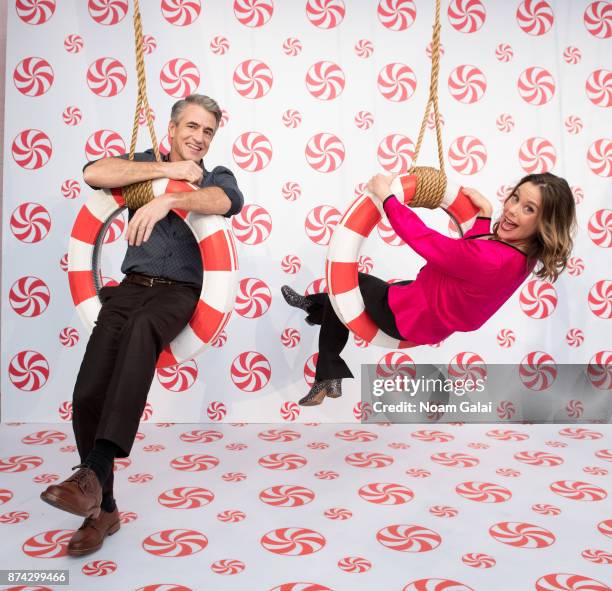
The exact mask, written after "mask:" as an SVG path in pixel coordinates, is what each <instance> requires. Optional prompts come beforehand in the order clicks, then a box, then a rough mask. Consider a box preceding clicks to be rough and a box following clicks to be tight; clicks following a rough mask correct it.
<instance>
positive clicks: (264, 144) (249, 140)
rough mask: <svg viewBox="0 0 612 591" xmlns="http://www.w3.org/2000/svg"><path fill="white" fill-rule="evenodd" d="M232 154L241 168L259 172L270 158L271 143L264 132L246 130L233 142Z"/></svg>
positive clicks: (268, 162)
mask: <svg viewBox="0 0 612 591" xmlns="http://www.w3.org/2000/svg"><path fill="white" fill-rule="evenodd" d="M232 156H233V158H234V161H235V162H236V164H237V165H238V166H240V168H242V169H243V170H246V171H247V172H259V171H260V170H262V169H264V168H265V167H266V166H268V164H270V160H272V144H271V143H270V140H269V139H268V138H267V137H266V136H265V135H264V134H262V133H258V132H256V131H248V132H246V133H243V134H242V135H240V136H239V137H238V138H237V139H236V141H235V142H234V145H233V147H232Z"/></svg>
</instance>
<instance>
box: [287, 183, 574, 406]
mask: <svg viewBox="0 0 612 591" xmlns="http://www.w3.org/2000/svg"><path fill="white" fill-rule="evenodd" d="M393 178H394V176H385V175H381V174H378V175H376V176H374V177H372V178H371V179H370V181H369V183H368V190H369V191H370V193H372V195H373V196H374V198H375V199H379V200H380V201H382V202H383V207H384V210H385V213H386V214H387V217H388V218H389V222H390V223H391V226H392V227H393V229H394V230H395V232H396V233H397V235H398V236H399V237H400V238H402V239H403V240H404V241H405V242H406V243H407V244H408V245H409V246H410V247H411V248H412V249H413V250H414V251H415V252H417V253H418V254H419V255H421V256H422V257H423V258H424V259H425V260H426V261H427V264H426V265H425V266H424V267H423V268H422V269H421V270H420V271H419V273H418V275H417V277H416V279H415V280H414V281H401V282H399V283H393V284H392V285H388V284H387V283H386V282H384V281H382V280H381V279H378V278H376V277H373V276H371V275H366V274H363V273H360V274H359V289H360V291H361V293H362V296H363V300H364V304H365V308H366V311H367V312H368V313H369V314H370V316H371V317H372V319H373V320H374V322H375V323H376V324H377V325H378V326H379V327H380V328H381V329H382V330H383V331H384V332H386V333H387V334H389V335H390V336H392V337H394V338H397V339H404V340H407V341H410V342H412V343H414V344H416V345H427V344H434V343H438V342H440V341H441V340H443V339H445V338H447V337H448V336H449V335H451V334H452V333H454V332H457V331H461V332H469V331H472V330H476V329H477V328H479V327H480V326H482V325H483V324H484V323H485V322H486V321H487V320H488V319H489V318H490V317H491V316H492V315H493V314H494V313H495V312H496V311H497V310H498V309H499V308H500V307H501V306H502V305H503V304H504V302H505V301H506V300H507V299H508V298H509V297H510V296H511V295H512V294H513V293H514V292H515V291H516V289H518V287H519V286H520V285H521V284H522V283H523V281H524V280H525V279H526V278H527V277H528V276H529V275H530V274H531V272H532V271H533V270H534V268H535V267H536V265H537V266H538V268H537V269H536V271H535V276H536V277H538V278H541V279H549V280H550V281H556V280H557V278H558V277H559V274H560V273H561V272H562V271H563V269H564V268H565V265H566V263H567V259H568V258H569V255H570V252H571V249H572V234H573V231H574V227H575V223H576V221H575V219H576V213H575V206H574V199H573V196H572V192H571V190H570V188H569V185H568V184H567V182H566V181H565V179H562V178H560V177H557V176H555V175H553V174H551V173H543V174H531V175H528V176H526V177H524V178H522V179H521V180H520V181H519V183H518V184H517V185H516V187H514V189H513V191H512V193H511V194H510V195H509V196H508V197H507V198H506V199H505V201H504V205H503V212H502V215H501V218H500V219H499V221H497V222H496V223H495V224H494V225H493V231H492V232H491V230H490V225H491V212H492V207H491V204H490V203H489V201H488V200H487V199H486V198H485V197H483V196H482V195H481V194H480V193H478V191H476V190H474V189H467V188H464V192H465V193H466V195H467V196H468V197H469V198H470V200H471V201H472V202H473V203H474V205H476V206H477V207H478V208H480V212H479V213H480V215H479V217H478V219H477V221H476V223H475V224H474V226H473V227H472V228H471V229H470V230H469V231H468V232H466V234H465V235H464V236H463V238H462V239H459V240H456V239H453V238H449V237H447V236H444V235H442V234H440V233H438V232H436V231H435V230H432V229H430V228H428V227H427V226H426V225H425V224H424V223H423V222H422V221H421V220H420V219H419V217H418V216H417V214H416V213H415V212H414V211H413V210H411V209H410V208H408V207H405V206H404V205H402V204H401V203H400V202H399V201H398V200H397V198H396V197H395V196H394V195H392V194H391V190H390V186H391V181H392V180H393ZM281 292H282V294H283V297H284V298H285V300H286V301H287V303H288V304H289V305H291V306H294V307H297V308H301V309H302V310H304V311H306V312H307V313H308V316H307V318H306V321H307V322H308V323H309V324H320V325H321V331H320V333H319V358H318V361H317V370H316V374H315V382H314V385H313V386H312V388H311V389H310V392H308V394H307V395H306V396H304V398H302V399H301V400H300V404H301V405H303V406H314V405H316V404H321V402H323V399H324V398H325V397H326V396H329V397H330V398H338V397H339V396H341V395H342V390H341V382H342V378H346V377H353V375H352V373H351V371H350V370H349V368H348V366H347V365H346V363H345V362H344V361H343V360H342V359H341V357H340V353H341V352H342V349H343V348H344V346H345V344H346V341H347V339H348V332H349V331H348V329H347V328H346V327H345V326H344V325H343V324H342V322H341V321H340V320H339V319H338V317H337V316H336V314H335V313H334V310H333V308H332V306H331V303H330V302H329V297H328V296H327V294H315V295H311V296H301V295H299V294H298V293H296V292H295V291H293V290H292V289H291V288H290V287H289V286H287V285H284V286H283V287H282V288H281Z"/></svg>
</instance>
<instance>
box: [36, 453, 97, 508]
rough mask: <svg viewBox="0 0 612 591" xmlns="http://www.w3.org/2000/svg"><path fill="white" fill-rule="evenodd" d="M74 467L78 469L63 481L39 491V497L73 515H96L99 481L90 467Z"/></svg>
mask: <svg viewBox="0 0 612 591" xmlns="http://www.w3.org/2000/svg"><path fill="white" fill-rule="evenodd" d="M74 468H79V470H77V471H76V472H75V473H74V474H73V475H72V476H70V477H69V478H67V479H66V480H64V482H60V484H52V485H51V486H49V487H47V490H45V491H43V492H42V493H40V498H41V499H42V500H43V501H45V503H49V505H53V507H57V508H58V509H61V510H62V511H68V513H73V514H74V515H80V516H81V517H94V518H95V517H98V515H99V514H100V503H101V502H102V487H101V486H100V481H99V480H98V477H97V476H96V473H95V472H94V471H93V470H92V469H91V468H87V467H85V466H84V465H83V464H79V465H78V466H75V467H74ZM74 468H73V470H74Z"/></svg>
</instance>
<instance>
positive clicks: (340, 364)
mask: <svg viewBox="0 0 612 591" xmlns="http://www.w3.org/2000/svg"><path fill="white" fill-rule="evenodd" d="M400 283H401V284H407V283H410V281H402V282H400ZM359 291H361V295H362V297H363V303H364V304H365V309H366V312H367V313H368V314H369V315H370V316H371V318H372V320H373V321H374V322H375V323H376V325H377V326H378V327H379V328H380V329H381V330H382V331H383V332H385V333H387V334H388V335H389V336H391V337H393V338H396V339H403V337H402V336H401V335H400V334H399V332H398V330H397V326H396V325H395V317H394V315H393V312H392V311H391V308H390V307H389V300H388V297H387V296H388V292H389V284H388V283H387V282H386V281H383V280H382V279H379V278H378V277H374V276H373V275H367V274H365V273H359ZM307 298H308V300H309V301H310V302H311V306H310V308H309V309H308V316H307V317H306V319H307V320H308V321H309V322H312V323H313V324H320V325H321V330H320V332H319V358H318V360H317V371H316V373H315V379H316V380H318V381H320V380H329V379H334V378H352V377H353V374H352V373H351V370H350V369H349V367H348V365H347V364H346V363H345V361H344V360H343V359H342V358H341V357H340V353H341V352H342V350H343V349H344V346H345V345H346V342H347V340H348V336H349V330H348V328H346V326H344V324H342V322H341V321H340V319H339V318H338V316H336V313H335V312H334V309H333V307H332V305H331V302H330V301H329V296H328V295H327V294H326V293H317V294H313V295H309V296H307Z"/></svg>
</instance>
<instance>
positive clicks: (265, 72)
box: [233, 60, 274, 99]
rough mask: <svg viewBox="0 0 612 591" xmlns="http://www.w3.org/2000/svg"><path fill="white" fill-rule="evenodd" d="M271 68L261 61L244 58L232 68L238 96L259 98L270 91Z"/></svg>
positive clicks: (271, 80)
mask: <svg viewBox="0 0 612 591" xmlns="http://www.w3.org/2000/svg"><path fill="white" fill-rule="evenodd" d="M273 79H274V77H273V75H272V70H270V68H269V67H268V66H267V65H266V64H265V63H264V62H262V61H259V60H246V61H244V62H242V63H240V64H238V66H237V67H236V69H235V70H234V77H233V82H234V88H235V89H236V92H238V94H239V95H240V96H243V97H244V98H248V99H260V98H261V97H263V96H265V95H266V94H268V92H270V89H271V88H272V82H273Z"/></svg>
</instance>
